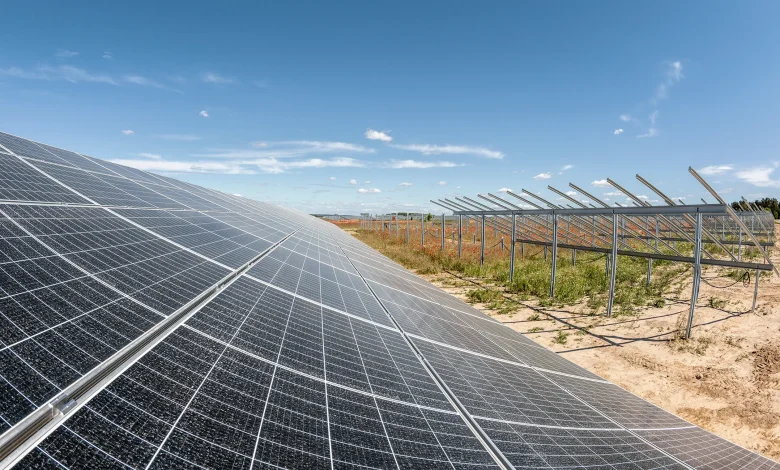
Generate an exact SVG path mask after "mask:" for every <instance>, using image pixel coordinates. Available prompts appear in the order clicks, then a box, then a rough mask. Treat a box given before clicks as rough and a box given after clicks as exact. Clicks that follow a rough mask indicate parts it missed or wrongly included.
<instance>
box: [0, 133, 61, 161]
mask: <svg viewBox="0 0 780 470" xmlns="http://www.w3.org/2000/svg"><path fill="white" fill-rule="evenodd" d="M9 138H10V139H9ZM2 144H4V146H5V148H6V150H8V151H9V152H11V153H13V154H15V152H13V151H11V150H10V145H12V144H15V146H18V147H19V148H21V149H23V150H26V151H27V152H30V157H31V158H36V156H37V157H38V158H37V159H39V160H41V161H49V162H58V163H60V164H66V163H68V162H67V161H66V160H64V159H62V158H61V157H59V156H58V155H56V154H54V153H52V152H51V151H49V150H47V149H45V148H44V147H42V146H41V144H39V143H38V142H36V141H34V140H30V139H25V138H23V137H19V136H16V135H13V134H8V133H6V132H0V145H2ZM17 150H18V148H17ZM27 152H25V153H27Z"/></svg>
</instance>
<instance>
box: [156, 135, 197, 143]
mask: <svg viewBox="0 0 780 470" xmlns="http://www.w3.org/2000/svg"><path fill="white" fill-rule="evenodd" d="M157 138H159V139H163V140H173V141H176V142H192V141H195V140H200V137H199V136H197V135H193V134H159V135H158V136H157Z"/></svg>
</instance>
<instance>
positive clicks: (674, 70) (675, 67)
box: [667, 60, 683, 82]
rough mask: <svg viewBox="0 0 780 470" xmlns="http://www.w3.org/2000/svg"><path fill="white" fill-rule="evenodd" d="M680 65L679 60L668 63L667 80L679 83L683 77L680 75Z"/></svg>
mask: <svg viewBox="0 0 780 470" xmlns="http://www.w3.org/2000/svg"><path fill="white" fill-rule="evenodd" d="M682 69H683V67H682V64H681V63H680V61H679V60H677V61H675V62H671V63H669V70H668V71H667V74H668V75H669V78H670V79H672V80H674V81H675V82H679V81H680V80H681V79H682V77H683V75H682Z"/></svg>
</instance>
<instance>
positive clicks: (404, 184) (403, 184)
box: [398, 183, 412, 188]
mask: <svg viewBox="0 0 780 470" xmlns="http://www.w3.org/2000/svg"><path fill="white" fill-rule="evenodd" d="M411 185H412V183H399V184H398V186H401V187H404V188H408V187H409V186H411Z"/></svg>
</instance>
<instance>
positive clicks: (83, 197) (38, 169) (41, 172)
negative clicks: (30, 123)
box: [0, 144, 97, 204]
mask: <svg viewBox="0 0 780 470" xmlns="http://www.w3.org/2000/svg"><path fill="white" fill-rule="evenodd" d="M0 147H2V145H1V144H0ZM6 150H8V149H6ZM9 152H10V151H9ZM10 154H11V155H12V156H14V157H16V158H17V159H18V160H19V161H21V162H24V164H25V165H27V166H28V167H30V168H32V169H34V170H35V171H36V172H38V173H40V174H41V175H43V176H45V177H46V178H48V179H50V180H52V181H53V182H54V183H56V184H58V185H59V186H62V187H63V188H65V189H67V190H68V191H70V192H72V193H73V194H75V195H76V196H78V197H80V198H81V199H83V200H85V201H87V202H89V203H92V204H97V203H96V202H95V201H93V200H92V199H90V198H88V197H86V196H84V195H83V194H80V193H79V192H78V191H76V190H74V189H73V188H71V187H69V186H68V185H66V184H64V183H63V182H62V181H59V180H57V179H56V178H54V177H52V176H51V175H49V174H48V173H46V172H45V171H43V170H41V169H40V168H38V167H37V166H35V165H33V164H32V163H30V162H29V161H27V159H25V158H22V157H20V156H19V155H16V154H15V153H13V152H10Z"/></svg>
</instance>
